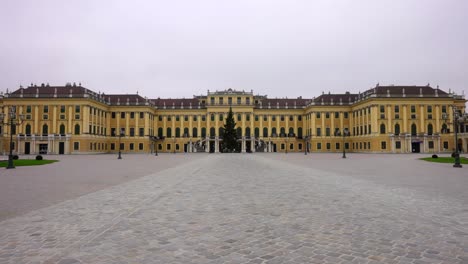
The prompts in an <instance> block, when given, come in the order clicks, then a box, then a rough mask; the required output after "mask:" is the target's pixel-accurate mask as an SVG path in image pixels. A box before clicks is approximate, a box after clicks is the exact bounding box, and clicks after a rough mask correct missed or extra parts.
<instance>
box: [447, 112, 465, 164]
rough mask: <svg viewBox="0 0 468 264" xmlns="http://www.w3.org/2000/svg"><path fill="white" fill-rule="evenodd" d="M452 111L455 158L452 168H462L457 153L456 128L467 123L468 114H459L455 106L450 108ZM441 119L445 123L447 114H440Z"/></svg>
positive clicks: (458, 153)
mask: <svg viewBox="0 0 468 264" xmlns="http://www.w3.org/2000/svg"><path fill="white" fill-rule="evenodd" d="M452 110H453V130H454V131H455V144H454V145H455V152H454V153H453V155H454V158H455V163H454V164H453V167H454V168H461V167H463V166H462V165H461V164H460V152H459V151H458V127H459V125H464V124H465V123H467V122H468V113H463V114H462V113H461V112H458V111H457V110H458V108H457V107H456V106H453V107H452ZM442 119H444V120H445V121H447V120H448V119H449V117H448V115H447V113H443V114H442Z"/></svg>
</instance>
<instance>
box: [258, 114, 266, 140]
mask: <svg viewBox="0 0 468 264" xmlns="http://www.w3.org/2000/svg"><path fill="white" fill-rule="evenodd" d="M259 119H260V127H259V129H260V131H259V132H260V133H259V134H260V137H262V138H263V137H265V135H264V134H263V116H260V117H259Z"/></svg>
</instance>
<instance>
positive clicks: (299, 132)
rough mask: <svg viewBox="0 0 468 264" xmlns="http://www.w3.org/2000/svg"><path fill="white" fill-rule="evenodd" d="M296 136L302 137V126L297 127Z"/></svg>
mask: <svg viewBox="0 0 468 264" xmlns="http://www.w3.org/2000/svg"><path fill="white" fill-rule="evenodd" d="M297 136H298V137H300V138H301V137H302V127H298V128H297Z"/></svg>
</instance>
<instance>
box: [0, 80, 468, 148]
mask: <svg viewBox="0 0 468 264" xmlns="http://www.w3.org/2000/svg"><path fill="white" fill-rule="evenodd" d="M465 103H466V100H465V97H464V96H462V95H456V94H454V93H452V92H450V91H449V92H446V91H443V90H441V89H439V88H438V87H437V88H433V87H431V86H429V85H427V86H393V85H390V86H380V85H377V86H376V87H374V88H371V89H368V90H366V91H365V92H363V93H349V92H346V93H344V94H332V93H328V94H326V93H324V94H321V95H319V96H317V97H309V98H302V97H298V98H294V99H291V98H287V99H285V98H281V99H279V98H268V97H267V96H266V95H255V94H254V93H253V92H252V91H250V92H245V91H238V90H233V89H227V90H224V91H215V92H210V91H208V92H207V93H206V94H204V95H199V96H194V97H193V98H189V99H185V98H184V99H183V98H179V99H162V98H156V99H149V98H146V97H142V96H140V95H138V94H104V93H96V92H94V91H92V90H89V89H87V88H85V87H83V86H81V84H79V85H77V84H70V83H69V84H66V85H65V86H49V85H48V84H42V85H33V84H31V85H30V86H29V87H26V88H24V87H20V88H19V89H18V90H16V91H13V92H8V91H7V92H6V93H5V94H3V95H1V96H0V106H1V112H2V113H3V122H2V123H1V127H0V128H1V135H2V144H1V145H0V151H1V152H2V153H4V154H5V153H8V151H9V142H10V136H11V135H12V139H13V144H12V146H13V148H14V153H16V154H80V153H84V154H90V153H116V152H118V151H119V149H121V151H122V152H123V153H151V152H155V151H159V152H174V153H175V152H215V153H216V152H222V147H221V146H222V140H223V139H222V135H223V126H224V122H225V119H226V117H227V113H228V112H229V108H230V107H232V110H233V113H234V117H235V121H236V124H237V125H236V127H237V133H238V136H239V138H240V143H241V144H240V146H241V149H240V151H241V152H304V151H306V150H308V151H310V152H342V151H343V148H345V149H346V151H347V152H348V151H349V152H367V153H418V152H422V153H440V152H452V151H453V150H454V149H455V145H457V146H458V148H459V149H460V150H462V151H465V152H466V151H467V150H468V133H467V132H468V124H462V125H459V127H458V132H459V133H458V135H459V137H458V140H457V141H458V142H455V137H454V122H453V117H454V113H455V112H456V111H459V112H461V113H464V112H465ZM12 112H14V116H16V118H15V119H14V120H13V121H14V122H11V120H10V114H11V113H12ZM20 117H21V118H20ZM11 124H13V125H11ZM10 131H11V133H10ZM346 132H348V133H346Z"/></svg>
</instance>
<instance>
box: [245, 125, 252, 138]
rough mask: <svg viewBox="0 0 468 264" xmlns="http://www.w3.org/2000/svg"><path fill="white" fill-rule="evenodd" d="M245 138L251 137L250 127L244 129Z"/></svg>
mask: <svg viewBox="0 0 468 264" xmlns="http://www.w3.org/2000/svg"><path fill="white" fill-rule="evenodd" d="M245 136H246V137H250V136H251V134H250V127H246V128H245Z"/></svg>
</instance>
